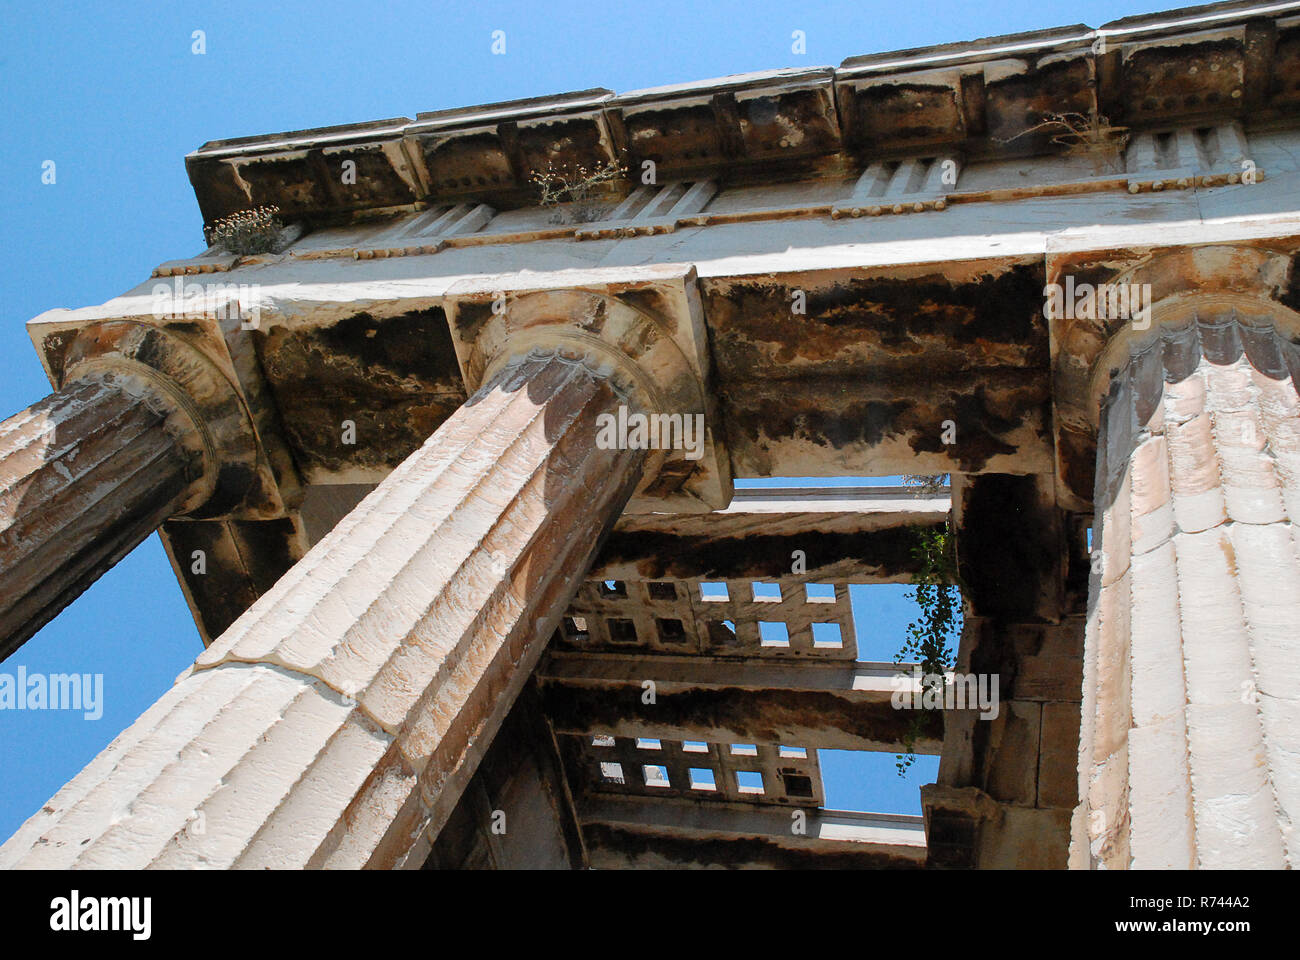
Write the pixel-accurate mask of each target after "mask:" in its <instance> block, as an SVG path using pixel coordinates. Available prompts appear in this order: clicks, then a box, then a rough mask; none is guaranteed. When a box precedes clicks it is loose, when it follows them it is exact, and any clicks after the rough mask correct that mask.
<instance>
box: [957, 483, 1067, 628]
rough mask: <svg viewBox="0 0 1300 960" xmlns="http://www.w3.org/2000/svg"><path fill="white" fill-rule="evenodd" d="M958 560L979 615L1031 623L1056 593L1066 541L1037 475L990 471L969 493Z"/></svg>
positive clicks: (966, 592) (969, 597) (965, 506)
mask: <svg viewBox="0 0 1300 960" xmlns="http://www.w3.org/2000/svg"><path fill="white" fill-rule="evenodd" d="M957 542H958V558H959V569H960V573H961V577H962V580H963V581H964V582H965V584H966V587H967V589H966V591H965V598H966V600H967V601H968V602H969V603H970V605H971V611H972V613H974V614H975V615H976V616H980V617H992V618H1001V619H1004V620H1009V621H1015V622H1029V621H1033V620H1036V619H1038V618H1039V605H1040V600H1041V598H1042V597H1043V596H1044V595H1045V594H1047V595H1050V594H1051V593H1053V592H1054V587H1053V581H1054V579H1055V578H1056V577H1058V576H1059V575H1060V573H1061V570H1060V558H1061V550H1062V545H1061V543H1060V542H1059V540H1058V524H1057V522H1056V517H1055V511H1054V510H1049V509H1046V508H1044V507H1043V506H1041V505H1040V501H1039V498H1038V490H1037V486H1036V482H1035V478H1034V477H1032V476H1008V475H1005V474H985V475H982V476H979V477H975V478H973V479H972V481H971V484H970V486H969V487H968V488H967V489H966V491H965V502H964V504H963V510H962V525H961V529H960V530H959V531H958V540H957Z"/></svg>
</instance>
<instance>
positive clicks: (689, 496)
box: [447, 267, 732, 513]
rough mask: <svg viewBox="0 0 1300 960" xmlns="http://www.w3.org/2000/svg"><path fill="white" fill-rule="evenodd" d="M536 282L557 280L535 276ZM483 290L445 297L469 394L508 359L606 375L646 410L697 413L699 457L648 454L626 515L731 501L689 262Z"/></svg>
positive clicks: (680, 453) (722, 504) (678, 453)
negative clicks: (566, 363) (536, 359)
mask: <svg viewBox="0 0 1300 960" xmlns="http://www.w3.org/2000/svg"><path fill="white" fill-rule="evenodd" d="M543 279H544V280H550V279H558V277H556V278H551V277H547V278H543ZM575 279H577V280H579V281H580V282H579V283H577V284H575V285H574V286H563V287H551V286H536V287H531V288H529V287H513V288H510V289H491V288H490V284H487V283H485V284H484V285H478V286H476V288H475V289H473V290H465V291H457V292H455V293H453V294H452V295H449V296H448V298H447V313H448V321H449V324H450V327H451V334H452V342H453V343H454V345H455V348H456V355H457V359H458V361H459V363H460V367H461V372H462V376H463V378H464V381H465V386H466V389H467V390H468V391H470V392H471V393H472V392H474V391H476V390H477V389H478V388H479V387H480V386H481V385H482V384H484V383H486V382H488V381H490V379H491V378H492V376H493V375H495V374H496V373H497V372H498V371H500V370H501V369H503V368H504V367H506V366H507V365H508V364H510V363H512V362H518V361H519V360H520V359H522V358H524V357H527V356H528V355H530V354H533V355H542V354H546V353H551V352H554V353H557V354H558V355H560V356H562V357H565V358H567V359H569V360H572V361H575V362H581V363H583V364H585V365H586V366H588V367H589V368H590V369H591V370H593V371H594V372H596V373H599V374H600V375H601V376H603V377H605V378H607V379H608V380H609V381H610V382H611V384H612V385H613V386H614V388H615V389H616V390H617V391H619V392H621V394H622V395H623V396H624V397H625V398H627V399H628V400H629V401H632V402H634V403H635V405H636V406H638V407H640V408H641V409H643V410H645V411H646V412H647V413H648V414H650V415H652V416H653V415H661V416H674V415H679V416H681V417H682V418H683V419H684V418H686V417H695V418H699V419H698V421H697V422H700V423H702V424H703V426H704V438H703V444H702V449H701V450H700V451H699V456H698V457H695V458H691V457H687V456H686V453H687V451H686V450H680V449H666V450H651V451H650V456H649V458H648V461H647V464H646V467H645V472H644V477H643V479H642V481H641V484H640V485H639V487H638V489H637V493H636V495H635V496H634V497H633V499H632V501H631V503H630V504H629V506H628V512H629V513H645V512H661V511H664V510H673V511H676V512H684V513H689V512H703V511H708V510H714V509H720V508H723V507H725V506H726V505H727V504H728V503H729V502H730V500H731V491H732V485H731V472H730V462H729V457H728V456H727V453H726V450H725V448H724V445H723V442H722V439H721V437H720V436H719V434H718V432H717V425H718V423H719V422H720V417H719V416H718V413H717V410H716V402H715V400H714V398H713V396H712V391H711V390H710V388H709V384H708V380H709V373H708V371H709V354H708V340H707V334H706V332H705V328H704V323H703V315H702V310H701V307H700V300H699V295H698V291H697V289H696V276H695V271H694V268H690V267H688V268H680V269H678V268H673V269H660V270H658V271H657V275H656V276H653V277H650V278H649V279H647V278H645V277H642V276H638V277H637V279H636V280H635V281H629V282H626V283H620V282H617V281H615V282H610V281H608V280H603V282H599V283H590V282H581V281H582V280H588V281H589V280H591V279H593V277H591V276H587V277H579V278H575Z"/></svg>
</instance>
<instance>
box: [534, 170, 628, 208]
mask: <svg viewBox="0 0 1300 960" xmlns="http://www.w3.org/2000/svg"><path fill="white" fill-rule="evenodd" d="M626 176H627V168H626V167H624V166H623V165H621V164H619V163H617V162H616V161H614V160H610V161H609V162H608V163H605V164H603V165H601V166H599V167H595V168H593V169H588V168H587V167H585V166H582V165H581V164H579V165H578V166H577V167H573V168H569V167H559V168H558V169H557V168H556V167H553V166H550V165H549V164H548V165H547V167H546V169H545V170H543V171H541V172H534V173H533V174H532V176H530V177H529V178H528V179H529V180H530V181H532V182H533V183H534V184H536V185H537V190H538V202H539V203H540V204H541V205H542V206H543V207H556V208H559V207H560V206H561V205H562V204H572V206H566V207H565V208H564V209H556V211H555V213H554V214H552V216H551V222H552V223H591V222H592V221H595V220H599V219H601V218H602V217H603V216H604V215H605V211H606V209H607V204H604V203H601V202H599V198H600V196H601V195H602V194H604V193H606V192H608V188H609V186H610V185H612V184H614V183H615V182H617V181H619V180H622V179H623V178H624V177H626Z"/></svg>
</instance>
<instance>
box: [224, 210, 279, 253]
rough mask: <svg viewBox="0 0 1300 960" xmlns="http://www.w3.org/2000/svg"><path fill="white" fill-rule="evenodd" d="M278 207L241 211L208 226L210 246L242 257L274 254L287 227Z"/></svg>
mask: <svg viewBox="0 0 1300 960" xmlns="http://www.w3.org/2000/svg"><path fill="white" fill-rule="evenodd" d="M279 213H280V208H279V207H276V206H269V207H253V208H252V209H251V210H240V211H239V212H238V213H232V214H231V215H230V216H228V217H222V218H221V219H220V220H217V221H214V222H213V224H212V226H210V227H208V229H207V235H208V243H209V244H211V245H212V246H217V247H222V248H224V249H226V250H228V251H230V252H231V253H236V254H239V255H240V256H251V255H253V254H256V253H271V252H275V250H276V246H277V245H278V244H279V242H280V234H281V231H283V230H284V224H282V223H281V222H280V218H279Z"/></svg>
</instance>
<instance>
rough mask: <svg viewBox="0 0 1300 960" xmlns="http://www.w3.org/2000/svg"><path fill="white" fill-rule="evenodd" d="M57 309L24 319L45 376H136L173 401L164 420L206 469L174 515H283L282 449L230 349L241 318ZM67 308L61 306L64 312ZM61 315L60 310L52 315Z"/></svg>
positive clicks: (288, 484) (69, 380) (289, 483)
mask: <svg viewBox="0 0 1300 960" xmlns="http://www.w3.org/2000/svg"><path fill="white" fill-rule="evenodd" d="M86 312H88V311H67V312H65V311H59V312H57V313H56V312H53V311H52V312H51V313H50V314H45V315H42V316H41V317H38V318H37V319H35V320H33V321H32V322H31V324H29V329H30V331H31V333H32V337H33V340H35V342H36V344H37V347H38V349H39V350H40V352H41V355H42V360H43V361H44V363H45V367H46V371H47V373H48V375H49V377H50V380H51V383H52V384H53V385H54V386H55V387H56V388H57V389H63V388H65V387H67V386H69V385H71V384H74V383H75V382H76V381H78V380H79V379H84V378H87V377H96V376H109V377H112V378H115V379H117V380H119V381H122V382H128V381H130V382H132V383H134V384H135V389H136V390H137V391H138V392H139V393H140V395H141V396H142V397H143V398H145V399H146V400H147V401H149V402H152V403H154V404H155V405H162V406H167V407H169V408H170V409H171V410H172V411H174V415H173V416H171V417H170V419H169V421H168V423H169V430H171V431H172V433H173V435H174V436H175V438H176V440H177V442H178V443H180V444H181V445H182V446H183V447H185V448H187V449H192V450H194V451H195V452H196V453H197V454H198V455H199V456H200V457H201V462H202V464H203V478H202V480H201V481H200V482H197V483H196V484H195V485H194V490H193V491H192V493H191V495H190V496H189V497H187V499H186V501H185V502H184V504H182V506H181V507H180V509H179V511H178V513H177V514H176V516H177V517H183V518H186V519H194V520H199V519H212V518H224V517H233V518H238V519H268V518H272V517H277V516H282V515H283V513H284V510H285V501H286V500H288V499H292V497H293V496H295V495H296V493H297V478H296V476H295V474H294V471H293V468H292V466H291V465H290V464H289V462H288V460H287V457H285V456H278V457H277V456H276V453H277V452H279V451H271V450H268V449H267V445H266V442H265V441H266V438H267V437H268V434H267V431H266V427H265V424H264V423H263V422H262V421H264V420H265V419H266V414H265V412H263V413H261V414H260V415H259V413H258V412H257V411H255V410H254V409H253V408H252V407H251V406H250V402H249V398H248V397H247V395H246V394H247V392H248V389H249V388H248V385H247V384H246V383H245V382H243V380H244V379H245V378H241V377H240V376H239V375H238V373H237V371H236V369H235V368H236V366H237V363H238V361H237V360H236V359H235V358H234V357H233V356H232V354H234V353H235V352H237V350H238V349H239V348H238V346H235V347H232V345H231V343H230V340H231V339H232V338H237V337H238V336H239V333H238V330H239V324H238V321H237V320H236V321H234V322H233V323H231V324H226V325H225V326H229V327H231V328H232V329H230V330H223V324H222V322H221V320H220V318H219V317H215V316H213V315H210V314H194V315H184V316H178V317H176V318H174V319H171V320H158V319H155V318H151V317H147V316H119V317H93V316H92V317H90V318H85V319H83V315H84V313H86ZM60 314H63V316H60ZM56 318H57V319H56Z"/></svg>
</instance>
